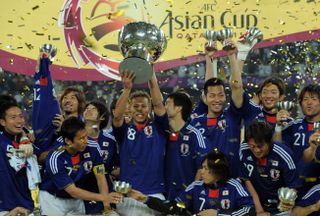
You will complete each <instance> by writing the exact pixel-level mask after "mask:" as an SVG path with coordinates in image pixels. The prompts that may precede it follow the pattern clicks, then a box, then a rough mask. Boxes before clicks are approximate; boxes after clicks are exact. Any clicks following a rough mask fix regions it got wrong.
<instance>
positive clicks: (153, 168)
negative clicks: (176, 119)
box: [113, 115, 169, 194]
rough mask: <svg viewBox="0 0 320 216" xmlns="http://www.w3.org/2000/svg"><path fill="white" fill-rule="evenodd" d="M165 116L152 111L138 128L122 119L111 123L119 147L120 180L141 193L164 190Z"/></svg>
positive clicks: (153, 192)
mask: <svg viewBox="0 0 320 216" xmlns="http://www.w3.org/2000/svg"><path fill="white" fill-rule="evenodd" d="M168 129H169V123H168V117H167V115H164V116H162V117H158V116H156V115H155V119H154V121H151V122H148V123H147V124H146V125H145V127H144V128H142V129H138V128H137V127H136V126H135V125H133V124H127V123H123V125H122V126H121V127H119V128H116V127H113V133H114V136H115V138H116V140H117V142H118V144H119V149H120V180H121V181H126V182H128V183H130V184H131V185H132V188H134V189H137V190H139V191H141V192H143V193H144V194H155V193H162V192H164V189H165V188H164V156H165V145H166V143H167V134H166V132H165V130H168Z"/></svg>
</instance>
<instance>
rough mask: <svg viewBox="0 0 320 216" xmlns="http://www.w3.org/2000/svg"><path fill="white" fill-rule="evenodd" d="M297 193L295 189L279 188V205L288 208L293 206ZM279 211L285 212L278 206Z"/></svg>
mask: <svg viewBox="0 0 320 216" xmlns="http://www.w3.org/2000/svg"><path fill="white" fill-rule="evenodd" d="M297 197H298V195H297V191H296V190H295V189H291V188H287V187H282V188H279V190H278V198H279V200H280V202H281V203H283V204H285V205H288V206H293V205H294V202H295V200H296V199H297ZM278 209H279V211H282V212H283V211H286V210H285V209H282V208H281V205H279V206H278Z"/></svg>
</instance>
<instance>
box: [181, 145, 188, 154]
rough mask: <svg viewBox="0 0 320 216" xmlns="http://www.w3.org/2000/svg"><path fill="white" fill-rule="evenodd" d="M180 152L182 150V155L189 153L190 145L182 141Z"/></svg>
mask: <svg viewBox="0 0 320 216" xmlns="http://www.w3.org/2000/svg"><path fill="white" fill-rule="evenodd" d="M180 152H181V154H182V156H187V155H188V154H189V145H188V144H185V143H182V144H181V145H180Z"/></svg>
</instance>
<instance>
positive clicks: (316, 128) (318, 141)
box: [313, 122, 320, 145]
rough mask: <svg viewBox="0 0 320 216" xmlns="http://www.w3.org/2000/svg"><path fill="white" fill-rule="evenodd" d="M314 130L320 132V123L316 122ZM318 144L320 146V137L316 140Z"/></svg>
mask: <svg viewBox="0 0 320 216" xmlns="http://www.w3.org/2000/svg"><path fill="white" fill-rule="evenodd" d="M313 129H314V131H315V132H316V131H320V122H314V123H313ZM316 144H317V145H320V136H318V138H317V139H316Z"/></svg>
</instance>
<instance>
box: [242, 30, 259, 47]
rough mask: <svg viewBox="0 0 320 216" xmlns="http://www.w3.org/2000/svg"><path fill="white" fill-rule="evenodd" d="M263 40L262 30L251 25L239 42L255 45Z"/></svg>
mask: <svg viewBox="0 0 320 216" xmlns="http://www.w3.org/2000/svg"><path fill="white" fill-rule="evenodd" d="M255 40H256V41H255ZM262 40H263V33H262V31H261V30H259V29H258V28H257V27H251V28H249V29H248V30H247V31H246V32H245V33H244V34H243V35H241V37H240V40H239V42H241V43H248V44H250V45H254V44H255V43H257V42H260V41H262ZM253 43H254V44H253Z"/></svg>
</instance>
